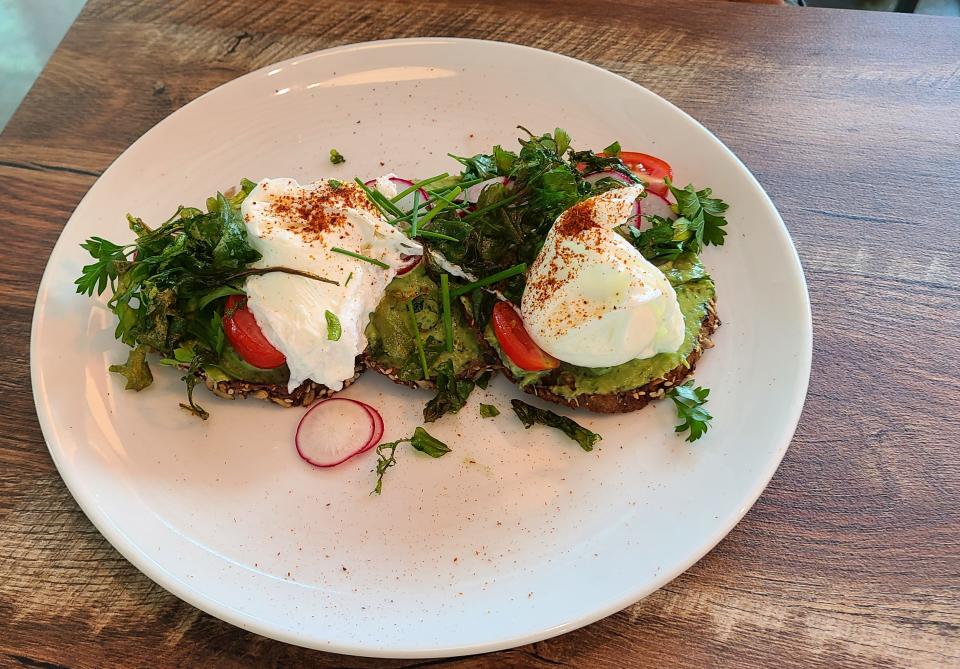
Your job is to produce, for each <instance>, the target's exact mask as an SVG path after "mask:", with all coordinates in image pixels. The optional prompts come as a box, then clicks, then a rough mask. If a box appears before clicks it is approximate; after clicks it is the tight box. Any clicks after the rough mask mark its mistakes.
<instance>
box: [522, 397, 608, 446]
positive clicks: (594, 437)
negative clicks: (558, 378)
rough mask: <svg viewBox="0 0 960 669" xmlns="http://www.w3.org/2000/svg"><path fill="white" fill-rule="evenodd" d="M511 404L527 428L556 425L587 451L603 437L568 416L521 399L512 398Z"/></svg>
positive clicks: (555, 426)
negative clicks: (540, 407) (536, 424)
mask: <svg viewBox="0 0 960 669" xmlns="http://www.w3.org/2000/svg"><path fill="white" fill-rule="evenodd" d="M510 404H511V405H513V412H514V413H515V414H517V418H519V419H520V422H521V423H523V426H524V427H525V428H530V427H532V426H533V425H534V424H535V423H540V424H541V425H546V426H547V427H554V428H556V429H558V430H560V431H561V432H563V433H564V434H565V435H567V436H568V437H570V438H571V439H573V440H574V441H575V442H577V443H578V444H580V448H582V449H583V450H585V451H592V450H593V445H594V444H595V443H597V442H598V441H600V439H601V437H600V435H599V434H597V433H596V432H591V431H590V430H588V429H587V428H585V427H583V426H582V425H580V424H579V423H577V422H576V421H574V420H572V419H570V418H567V417H566V416H561V415H559V414H556V413H554V412H552V411H548V410H547V409H538V408H537V407H535V406H531V405H529V404H527V403H526V402H523V401H521V400H510Z"/></svg>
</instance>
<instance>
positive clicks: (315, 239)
mask: <svg viewBox="0 0 960 669" xmlns="http://www.w3.org/2000/svg"><path fill="white" fill-rule="evenodd" d="M240 211H241V214H242V215H243V220H244V223H245V225H246V229H247V233H248V241H249V243H250V245H251V246H252V247H253V248H255V249H256V250H257V251H259V252H260V254H261V255H262V256H263V257H262V258H261V259H260V260H259V261H257V262H256V263H254V264H253V267H260V268H262V267H289V268H291V269H298V270H303V271H307V272H312V273H314V274H317V275H319V276H322V277H324V278H327V279H332V280H334V281H337V282H339V284H340V285H337V286H335V285H332V284H329V283H324V282H321V281H316V280H315V279H311V278H309V277H304V276H296V275H292V274H285V273H281V272H271V273H269V274H265V275H262V276H251V277H249V278H248V279H247V281H246V287H245V290H246V293H247V307H248V308H249V309H250V311H251V312H252V313H253V316H254V318H255V319H256V321H257V324H258V325H259V326H260V329H261V330H262V331H263V334H264V336H265V337H266V338H267V340H269V342H270V343H271V344H272V345H273V346H274V347H275V348H276V349H277V350H279V351H280V352H281V353H283V354H284V355H285V356H286V358H287V366H288V367H289V368H290V381H289V383H288V390H290V391H291V392H292V391H293V390H294V389H296V388H297V387H298V386H300V384H302V383H303V382H304V381H305V380H307V379H311V380H312V381H314V382H316V383H320V384H323V385H325V386H327V387H328V388H330V389H331V390H340V389H341V388H343V384H344V381H346V380H347V379H351V378H353V376H354V374H355V367H354V366H355V361H356V357H357V356H358V355H359V354H360V353H362V352H363V350H364V349H365V348H366V346H367V339H366V337H365V336H364V334H363V331H364V328H365V327H366V325H367V322H368V321H369V320H370V313H371V312H372V311H373V310H374V309H376V307H377V304H378V303H379V302H380V300H381V299H382V298H383V296H384V293H385V291H386V287H387V284H388V283H390V281H391V280H392V279H393V277H394V276H396V269H395V268H397V267H399V266H401V265H402V264H403V261H402V259H401V256H411V255H421V254H422V253H423V248H422V247H421V246H420V245H419V244H417V243H416V242H414V241H411V240H410V239H409V238H408V237H407V236H406V235H404V234H403V232H401V231H400V230H398V229H396V228H394V227H393V226H391V225H390V224H389V223H387V222H386V221H385V220H384V219H383V217H382V216H381V215H380V212H379V211H378V210H377V209H376V207H375V206H374V205H373V204H372V203H371V202H370V201H369V200H368V199H367V196H366V194H365V193H364V192H363V190H362V189H361V188H359V187H358V186H356V185H355V184H352V183H340V182H335V181H327V180H320V181H316V182H313V183H308V184H303V185H301V184H299V183H297V181H295V180H294V179H263V180H262V181H260V183H258V184H257V186H256V188H254V189H253V190H252V191H251V192H250V194H249V195H247V197H246V198H245V199H244V201H243V204H242V205H241V210H240ZM335 247H336V248H340V249H343V250H345V251H349V252H352V253H356V254H359V255H363V256H366V257H368V258H372V259H374V260H377V261H380V262H382V263H385V264H387V265H388V266H389V268H388V269H384V268H382V267H380V266H378V265H376V264H373V263H370V262H367V261H366V260H361V259H358V258H353V257H350V256H348V255H344V254H343V253H339V252H337V251H333V250H332V249H333V248H335ZM328 311H329V312H330V313H332V314H333V315H335V316H336V318H337V320H339V322H340V327H341V335H340V338H339V339H338V340H337V341H333V340H331V339H329V338H328V330H327V317H326V313H327V312H328Z"/></svg>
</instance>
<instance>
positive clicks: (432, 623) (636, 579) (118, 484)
mask: <svg viewBox="0 0 960 669" xmlns="http://www.w3.org/2000/svg"><path fill="white" fill-rule="evenodd" d="M518 124H522V125H524V126H526V127H528V128H531V129H533V130H535V131H538V132H542V131H546V130H552V129H553V128H554V127H555V126H562V127H564V128H566V129H567V130H568V131H569V132H570V133H571V135H572V136H573V138H574V144H575V146H579V147H593V148H599V147H603V146H606V145H607V144H609V143H610V142H611V141H612V140H615V139H616V140H619V141H620V143H621V144H622V145H623V146H624V148H628V149H634V150H640V151H646V152H649V153H655V154H657V155H660V156H662V157H664V158H666V159H667V160H669V161H670V162H671V163H672V164H673V166H674V169H675V172H676V176H677V180H679V181H680V182H682V183H687V182H693V183H694V184H697V185H701V186H702V185H709V186H712V187H713V188H714V189H715V192H716V193H717V194H718V195H720V196H721V197H723V198H724V199H725V200H726V201H728V202H729V203H730V211H729V220H730V225H729V230H730V236H729V237H728V238H727V239H728V242H727V244H726V246H724V247H722V248H713V247H711V248H709V249H708V250H707V252H706V253H705V254H704V259H705V261H706V263H707V265H708V266H709V268H710V270H711V271H712V273H713V276H714V277H715V279H716V282H717V284H718V286H719V311H720V315H721V318H722V319H723V322H724V324H723V327H722V328H721V329H720V330H719V332H718V334H717V336H716V343H717V347H716V348H715V349H713V350H710V351H708V352H707V354H706V355H705V356H704V358H703V360H702V362H701V364H700V366H699V367H698V369H697V381H698V382H699V383H700V384H702V385H705V386H709V387H710V388H711V389H712V393H711V396H710V404H709V408H710V409H711V411H712V412H713V414H714V416H716V419H715V421H714V426H713V429H712V430H711V431H710V432H709V434H708V436H707V437H705V438H704V439H702V440H701V441H699V442H697V444H696V445H695V446H690V445H688V444H687V443H685V442H684V441H683V440H682V439H680V438H678V437H676V436H674V434H673V425H674V414H673V407H672V406H671V405H670V404H669V403H663V402H661V403H659V404H658V405H657V406H653V407H651V408H648V409H646V410H644V411H642V412H639V413H636V414H628V415H616V416H599V415H591V414H588V413H585V412H578V413H577V414H576V418H577V420H580V421H581V422H583V423H584V424H586V425H588V426H589V427H590V428H591V429H593V430H595V431H597V432H599V433H600V434H602V435H603V441H602V442H601V443H600V444H599V446H598V447H597V448H596V449H595V450H594V451H593V452H592V453H584V452H583V451H581V450H580V449H579V448H577V446H576V445H575V444H573V443H572V442H570V441H569V440H567V439H566V438H564V437H563V436H562V435H559V433H555V432H554V431H553V430H549V429H546V428H542V427H536V428H534V429H531V430H529V431H524V430H523V429H522V427H521V426H520V424H519V422H518V421H517V420H516V419H515V417H514V416H513V415H512V412H511V411H510V409H509V402H508V400H509V398H510V397H513V396H517V393H516V392H515V390H514V389H513V388H512V386H510V385H509V384H508V383H506V382H505V381H503V380H502V379H500V380H498V381H497V382H496V383H493V384H491V387H490V389H489V391H488V392H487V393H484V392H481V391H478V392H476V393H475V394H474V396H473V398H472V399H471V401H470V404H469V405H468V406H467V407H466V408H465V409H464V410H463V411H461V412H460V414H458V415H457V416H455V417H445V418H443V419H442V420H441V421H439V422H438V423H434V424H433V425H432V426H431V428H430V430H431V432H432V433H434V434H436V436H438V437H440V438H441V439H443V440H445V441H446V442H447V443H448V444H450V446H451V447H452V448H453V449H454V452H453V453H451V454H449V455H447V456H446V457H444V458H442V459H439V460H431V459H430V458H427V457H426V456H423V455H421V454H419V453H416V452H414V451H412V450H410V449H407V450H403V451H400V452H399V453H400V455H399V460H400V463H399V465H398V466H397V467H395V468H394V469H392V470H390V472H389V473H388V476H387V479H386V482H385V488H384V493H383V496H382V497H375V496H370V495H368V493H369V491H370V489H371V486H372V485H373V480H374V479H373V475H372V473H371V469H372V467H373V465H374V463H375V456H374V454H373V453H368V454H366V455H365V456H364V457H360V458H356V459H354V460H351V461H349V462H348V463H347V464H344V465H342V466H340V467H336V468H333V469H329V470H320V469H313V468H311V467H309V466H307V465H306V464H305V463H304V462H302V461H301V460H300V459H298V457H297V455H296V453H295V451H294V446H293V433H294V427H295V425H296V422H297V420H298V419H299V417H300V415H301V413H302V410H299V409H294V410H284V409H282V408H280V407H277V406H274V405H272V404H269V403H265V402H257V401H253V400H250V401H245V402H236V403H231V402H227V401H221V400H217V399H215V398H213V397H212V396H209V395H207V394H206V393H205V392H202V393H200V394H201V401H202V403H203V404H204V405H205V406H206V407H207V408H208V409H209V410H210V411H211V413H212V417H211V419H210V420H209V421H208V422H206V423H202V422H200V421H198V420H197V419H195V418H193V417H191V416H189V415H187V414H186V412H184V411H181V410H180V409H178V408H177V403H178V402H179V401H181V399H182V392H183V391H182V384H181V383H180V381H179V380H178V376H179V375H178V374H176V373H175V372H173V371H171V370H169V369H166V368H163V367H159V366H155V367H154V372H155V377H156V383H155V384H154V386H153V387H151V388H149V389H148V390H146V391H144V392H142V393H140V394H136V393H133V392H125V391H124V390H123V386H122V379H121V378H119V377H117V376H116V375H112V374H110V373H108V372H107V366H108V365H109V364H110V363H112V362H117V361H121V360H122V359H124V358H125V353H124V348H123V346H121V345H120V344H118V343H117V342H115V341H114V339H113V328H114V319H113V317H112V315H111V314H110V312H109V311H107V310H106V308H105V307H104V305H103V300H101V301H99V302H94V301H92V300H89V299H87V298H84V297H81V296H78V295H76V294H75V293H74V291H73V279H74V278H75V277H76V276H78V274H79V272H80V267H81V265H83V264H84V263H85V262H86V260H85V257H84V253H83V252H82V251H81V250H80V248H79V244H80V242H81V241H83V240H84V239H85V238H86V237H88V236H90V235H94V234H96V235H102V236H104V237H106V238H108V239H115V240H123V239H129V238H131V233H130V232H129V231H128V230H127V229H126V225H125V221H124V214H125V213H126V212H128V211H131V212H136V213H137V214H138V215H140V216H142V217H143V218H145V219H146V220H147V221H148V222H158V221H161V220H164V219H165V218H166V217H167V216H168V215H169V214H170V213H171V212H172V211H173V210H174V208H175V207H176V206H177V205H178V204H180V203H184V204H198V203H202V202H203V201H204V198H205V197H206V196H207V195H209V194H211V193H213V192H215V191H216V190H218V189H225V188H227V187H229V186H230V185H232V184H236V183H237V182H238V181H239V179H240V178H241V177H244V176H247V177H251V178H253V179H258V178H261V177H264V176H272V177H275V176H292V177H295V178H297V179H300V180H311V179H315V178H318V177H321V176H331V177H341V178H349V177H352V176H353V175H364V176H373V175H377V174H382V173H385V172H389V171H394V172H396V173H398V174H401V175H413V176H424V175H430V174H434V173H436V172H439V171H443V170H449V171H453V170H455V169H456V164H455V163H453V162H452V160H451V159H449V158H448V157H447V156H446V154H447V152H448V151H451V152H455V153H458V154H466V155H471V154H473V153H477V152H480V151H483V150H488V149H489V147H490V146H491V145H492V144H496V143H503V144H504V145H507V146H515V139H516V137H518V136H519V135H520V133H519V132H518V131H517V130H516V126H517V125H518ZM332 147H335V148H337V149H339V150H340V151H341V152H342V153H343V154H344V155H345V156H346V157H347V162H346V164H344V165H340V166H336V167H334V166H331V164H330V162H329V160H328V157H327V156H328V152H329V150H330V148H332ZM810 351H811V328H810V314H809V304H808V299H807V294H806V287H805V284H804V280H803V275H802V271H801V268H800V264H799V262H798V260H797V255H796V252H795V251H794V248H793V246H792V244H791V242H790V238H789V236H788V234H787V231H786V229H785V228H784V226H783V222H782V221H781V219H780V217H779V215H778V214H777V212H776V210H775V209H774V207H773V205H772V204H771V202H770V200H769V198H768V197H767V196H766V194H765V193H764V192H763V190H762V189H761V188H760V186H759V184H757V182H756V180H755V179H754V178H753V176H752V175H751V174H750V172H749V171H748V170H747V169H746V168H745V167H744V166H743V164H742V163H741V162H740V161H739V160H738V159H737V158H736V156H734V155H733V154H732V153H731V152H730V151H729V150H728V149H727V148H726V147H724V146H723V145H722V144H721V143H720V142H719V141H718V140H717V139H716V138H715V137H714V136H713V135H711V134H710V133H709V132H708V131H707V130H705V129H704V128H703V127H702V126H700V125H699V124H698V123H697V122H696V121H694V120H693V119H692V118H690V117H689V116H687V115H686V114H684V113H683V112H682V111H680V110H679V109H677V108H676V107H674V106H672V105H671V104H670V103H668V102H666V101H664V100H663V99H662V98H660V97H658V96H656V95H654V94H653V93H651V92H649V91H647V90H646V89H644V88H642V87H640V86H638V85H636V84H634V83H631V82H630V81H627V80H626V79H622V78H620V77H618V76H615V75H613V74H610V73H609V72H606V71H604V70H601V69H599V68H596V67H594V66H592V65H588V64H585V63H582V62H579V61H576V60H572V59H569V58H566V57H563V56H558V55H555V54H552V53H548V52H544V51H538V50H533V49H528V48H523V47H518V46H514V45H508V44H500V43H494V42H480V41H470V40H453V39H416V40H396V41H386V42H373V43H368V44H359V45H353V46H347V47H342V48H338V49H332V50H329V51H323V52H319V53H315V54H311V55H309V56H303V57H300V58H294V59H292V60H288V61H285V62H283V63H279V64H277V65H275V66H272V67H267V68H264V69H262V70H259V71H257V72H254V73H252V74H249V75H247V76H244V77H241V78H239V79H237V80H235V81H232V82H230V83H228V84H226V85H224V86H221V87H220V88H217V89H216V90H214V91H212V92H210V93H208V94H206V95H204V96H203V97H201V98H200V99H198V100H196V101H195V102H193V103H191V104H189V105H187V106H186V107H184V108H183V109H181V110H179V111H177V112H176V113H175V114H173V115H171V116H170V117H169V118H167V119H166V120H164V121H163V122H161V123H160V124H158V125H157V126H156V127H155V128H153V129H152V130H151V131H150V132H148V133H147V134H145V135H144V136H143V137H142V138H141V139H140V140H138V141H137V142H136V143H135V144H134V145H133V146H131V147H130V148H129V149H128V150H127V151H126V152H125V153H124V154H123V155H122V156H120V158H118V159H117V161H116V162H115V163H114V164H113V165H112V166H111V167H110V169H109V170H107V172H106V173H105V174H104V175H103V176H102V177H101V178H100V180H99V181H97V183H96V185H94V187H93V188H92V189H91V190H90V192H89V193H88V194H87V196H86V197H85V198H84V200H83V202H82V203H81V204H80V206H79V207H77V210H76V212H74V214H73V216H72V218H71V219H70V221H69V223H68V224H67V226H66V227H65V228H64V231H63V234H62V235H61V237H60V240H59V242H58V243H57V245H56V247H55V248H54V251H53V254H52V255H51V258H50V262H49V264H48V266H47V269H46V273H45V274H44V277H43V282H42V284H41V286H40V292H39V295H38V298H37V306H36V313H35V316H34V322H33V334H32V348H31V368H32V373H33V389H34V394H35V397H36V403H37V412H38V414H39V417H40V424H41V426H42V428H43V433H44V436H45V437H46V440H47V443H48V445H49V447H50V452H51V454H52V456H53V459H54V461H55V462H56V464H57V467H58V468H59V470H60V473H61V474H62V476H63V478H64V480H65V481H66V483H67V485H68V486H69V488H70V491H71V492H72V493H73V495H74V497H75V498H76V500H77V502H78V503H79V504H80V506H81V507H82V508H83V510H84V511H85V512H86V514H87V516H89V518H90V520H91V521H93V523H94V524H95V525H96V526H97V528H98V529H99V530H100V531H101V532H102V533H103V535H104V536H105V537H106V538H107V539H108V540H109V541H110V542H111V543H112V544H113V545H114V546H115V547H116V548H117V550H119V551H120V552H121V553H122V554H123V555H124V556H125V557H126V558H127V559H128V560H130V561H131V562H132V563H133V564H134V565H136V566H137V567H138V568H139V569H140V570H141V571H143V572H144V573H145V574H147V575H148V576H149V577H150V578H151V579H153V580H154V581H156V582H157V583H159V584H160V585H162V586H163V587H164V588H166V589H167V590H169V591H170V592H172V593H174V594H175V595H177V596H178V597H181V598H182V599H184V600H186V601H188V602H190V603H191V604H193V605H195V606H197V607H199V608H201V609H203V610H205V611H207V612H209V613H211V614H213V615H215V616H217V617H219V618H222V619H224V620H227V621H229V622H231V623H233V624H236V625H239V626H241V627H243V628H246V629H249V630H252V631H255V632H258V633H260V634H264V635H266V636H270V637H273V638H276V639H280V640H283V641H287V642H290V643H295V644H301V645H304V646H310V647H314V648H320V649H324V650H331V651H336V652H341V653H351V654H359V655H373V656H393V657H427V656H442V655H453V654H461V653H475V652H481V651H489V650H496V649H500V648H506V647H510V646H515V645H518V644H522V643H527V642H532V641H536V640H539V639H543V638H546V637H550V636H553V635H556V634H560V633H562V632H566V631H568V630H571V629H574V628H576V627H579V626H581V625H585V624H587V623H590V622H593V621H595V620H597V619H599V618H602V617H604V616H607V615H609V614H611V613H613V612H615V611H617V610H619V609H621V608H624V607H625V606H627V605H629V604H631V603H632V602H635V601H637V600H638V599H640V598H642V597H643V596H645V595H647V594H648V593H650V592H652V591H653V590H655V589H657V588H659V587H660V586H662V585H664V584H665V583H667V582H668V581H669V580H670V579H672V578H674V577H675V576H677V575H678V574H680V573H681V572H682V571H684V570H685V569H687V568H688V567H689V566H690V565H691V564H693V563H694V562H695V561H696V560H697V559H699V558H700V557H701V556H702V555H704V553H706V552H707V551H708V550H710V548H711V547H713V546H714V545H715V544H716V543H717V542H718V541H719V540H720V539H721V538H722V537H723V536H724V535H725V534H726V533H727V532H729V531H730V529H731V528H732V527H733V526H734V525H735V524H736V523H737V521H738V520H739V519H740V518H741V517H742V516H743V514H744V513H745V512H746V511H747V509H749V508H750V506H751V505H752V504H753V502H754V501H755V500H756V499H757V497H758V496H759V494H760V492H761V491H762V490H763V488H764V486H765V485H766V484H767V482H768V481H769V479H770V477H771V476H772V474H773V472H774V470H775V469H776V467H777V465H778V464H779V462H780V460H781V458H782V457H783V454H784V452H785V450H786V448H787V446H788V444H789V442H790V438H791V436H792V434H793V430H794V428H795V426H796V422H797V419H798V417H799V416H800V410H801V407H802V404H803V399H804V395H805V392H806V388H807V380H808V376H809V370H810ZM346 395H347V396H350V397H356V398H361V399H363V400H365V401H367V402H369V403H371V404H373V405H374V406H377V407H380V408H381V409H382V411H383V413H384V418H385V421H386V426H387V428H386V434H385V440H386V439H396V438H399V437H403V436H407V435H409V434H410V433H411V432H412V430H413V428H414V427H415V426H416V425H417V424H418V421H417V418H418V416H419V415H420V412H421V409H422V406H423V403H424V402H425V401H426V400H427V399H428V398H429V394H428V393H421V392H416V391H413V390H410V389H407V388H403V387H398V386H394V385H392V384H391V383H389V382H387V381H385V380H384V379H382V378H380V377H379V376H378V375H376V374H374V373H369V374H367V375H365V376H363V378H362V379H361V380H360V381H359V382H358V383H357V384H356V385H355V386H353V387H352V388H350V389H349V390H348V391H347V392H346ZM528 399H529V398H528ZM479 401H485V402H489V403H493V404H496V405H497V406H499V407H500V408H501V411H502V412H503V413H502V414H501V416H500V417H498V418H496V419H493V420H490V419H487V420H483V419H480V418H479V416H478V414H477V404H478V402H479Z"/></svg>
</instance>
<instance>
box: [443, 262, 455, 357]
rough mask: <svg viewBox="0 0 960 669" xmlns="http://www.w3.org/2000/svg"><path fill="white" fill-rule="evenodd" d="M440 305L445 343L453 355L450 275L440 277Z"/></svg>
mask: <svg viewBox="0 0 960 669" xmlns="http://www.w3.org/2000/svg"><path fill="white" fill-rule="evenodd" d="M440 305H441V310H442V314H443V341H444V344H445V345H446V348H447V352H448V353H453V317H452V316H451V315H450V275H449V274H441V275H440Z"/></svg>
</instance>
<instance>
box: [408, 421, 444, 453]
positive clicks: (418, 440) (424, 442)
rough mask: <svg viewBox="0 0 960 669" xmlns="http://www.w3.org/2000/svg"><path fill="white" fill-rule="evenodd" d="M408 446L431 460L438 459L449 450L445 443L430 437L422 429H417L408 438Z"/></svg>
mask: <svg viewBox="0 0 960 669" xmlns="http://www.w3.org/2000/svg"><path fill="white" fill-rule="evenodd" d="M410 445H411V446H413V447H414V448H415V449H417V450H418V451H420V452H421V453H426V454H427V455H429V456H430V457H431V458H439V457H440V456H442V455H446V454H447V453H449V452H450V448H449V447H448V446H447V445H446V444H445V443H443V442H442V441H440V440H439V439H437V438H436V437H434V436H431V435H430V433H429V432H427V431H426V430H424V429H423V428H422V427H418V428H417V429H415V430H414V431H413V436H412V437H410Z"/></svg>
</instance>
